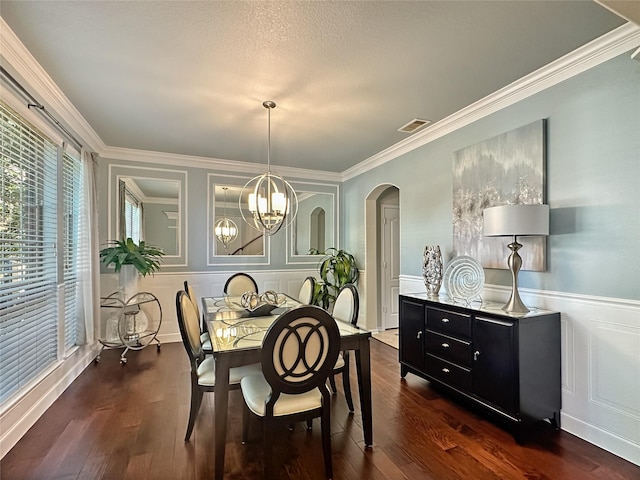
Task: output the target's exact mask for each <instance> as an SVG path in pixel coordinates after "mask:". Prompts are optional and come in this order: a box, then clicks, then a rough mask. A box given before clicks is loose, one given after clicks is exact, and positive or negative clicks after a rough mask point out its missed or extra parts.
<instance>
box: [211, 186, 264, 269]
mask: <svg viewBox="0 0 640 480" xmlns="http://www.w3.org/2000/svg"><path fill="white" fill-rule="evenodd" d="M250 179H251V177H244V176H242V175H229V174H222V173H220V174H217V173H210V174H208V195H207V196H208V211H207V217H208V223H207V229H208V247H207V248H208V252H209V253H208V261H207V264H208V265H243V266H244V265H268V264H269V261H270V258H269V250H270V241H269V240H268V238H267V237H265V236H264V235H263V234H262V232H259V231H258V230H256V229H254V228H252V227H250V226H249V225H248V224H247V223H246V222H245V221H244V219H243V218H242V215H241V213H240V206H239V198H240V192H241V191H242V188H243V187H244V185H245V184H246V183H247V182H248V181H249V180H250ZM223 218H227V219H229V220H231V221H233V223H234V224H235V227H236V228H237V232H236V233H237V236H236V238H235V239H233V240H232V241H229V242H228V243H227V245H224V243H223V242H221V241H220V239H219V238H218V236H217V235H216V223H217V222H218V221H219V220H221V219H223Z"/></svg>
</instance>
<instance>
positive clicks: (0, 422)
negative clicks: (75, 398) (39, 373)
mask: <svg viewBox="0 0 640 480" xmlns="http://www.w3.org/2000/svg"><path fill="white" fill-rule="evenodd" d="M99 347H100V345H99V344H97V343H96V344H94V345H91V346H89V345H86V346H83V347H80V348H78V349H77V350H76V351H75V352H74V353H72V354H71V355H70V356H69V357H68V358H66V359H65V360H63V361H62V362H60V363H59V364H58V365H56V366H55V367H54V368H52V369H51V370H50V371H49V372H47V375H46V376H45V377H44V378H42V379H40V381H38V382H34V385H33V387H32V388H31V389H29V390H28V391H27V392H26V393H25V394H23V395H22V396H21V397H20V398H17V399H15V400H14V401H13V402H11V403H10V404H9V405H7V406H6V407H4V408H3V409H2V412H1V413H0V458H3V457H4V456H5V455H6V454H7V452H8V451H9V450H11V449H12V448H13V446H14V445H15V444H16V443H17V442H18V440H20V439H21V438H22V436H23V435H24V434H25V433H27V431H28V430H29V429H30V428H31V427H32V426H33V425H34V424H35V423H36V421H37V420H38V419H39V418H40V417H41V416H42V414H43V413H44V412H45V411H46V410H47V409H48V408H49V407H50V406H51V405H52V404H53V402H55V401H56V399H57V398H58V397H59V396H60V395H62V393H63V392H64V391H65V389H66V388H67V387H68V386H69V385H71V383H72V382H73V381H74V380H75V379H76V378H77V377H78V375H80V374H81V373H82V371H83V370H84V369H85V368H86V367H87V365H89V364H90V363H91V362H92V361H93V359H94V358H95V356H96V354H97V352H98V350H99Z"/></svg>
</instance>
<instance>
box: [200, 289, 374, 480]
mask: <svg viewBox="0 0 640 480" xmlns="http://www.w3.org/2000/svg"><path fill="white" fill-rule="evenodd" d="M276 295H277V300H275V301H274V300H272V301H271V304H267V305H265V304H264V303H262V304H261V305H257V306H255V305H254V308H253V309H251V308H246V307H244V306H243V301H242V298H241V297H231V296H224V297H203V298H202V306H203V315H204V317H205V324H206V326H207V329H208V331H209V336H210V337H211V346H212V350H213V356H214V358H215V364H216V388H215V395H214V415H215V422H214V425H215V427H214V429H215V433H214V442H215V478H216V479H222V478H223V477H224V457H225V446H226V440H227V411H228V410H227V409H228V406H229V369H230V368H232V367H239V366H242V365H250V364H253V363H259V362H260V361H261V350H262V341H263V339H264V336H265V334H266V333H267V330H268V329H269V327H270V326H271V324H272V323H273V322H274V321H275V320H276V319H277V318H278V316H279V315H280V314H282V313H284V312H286V311H288V310H290V309H292V308H296V307H299V306H301V305H302V304H301V303H300V302H298V301H297V300H296V299H295V298H292V297H290V296H288V295H286V294H282V293H278V294H276ZM244 303H245V304H246V302H244ZM336 323H337V325H338V329H339V331H340V348H341V350H351V351H353V353H352V355H353V356H354V357H355V361H356V371H357V378H358V392H359V394H360V411H361V415H362V430H363V434H364V444H365V446H366V447H370V446H372V445H373V414H372V407H371V360H370V351H369V339H370V338H371V332H369V331H367V330H366V329H363V328H360V327H357V326H355V325H351V324H350V323H347V322H342V321H340V320H336Z"/></svg>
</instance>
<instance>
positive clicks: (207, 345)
mask: <svg viewBox="0 0 640 480" xmlns="http://www.w3.org/2000/svg"><path fill="white" fill-rule="evenodd" d="M184 291H185V292H187V296H188V297H189V300H191V303H192V304H193V308H195V310H196V315H197V317H198V326H199V328H200V343H201V344H202V350H204V353H207V354H209V353H213V349H212V347H211V338H210V337H209V332H207V329H206V327H205V325H204V315H202V316H201V315H200V308H198V298H197V297H196V294H195V292H194V291H193V288H192V287H191V285H189V282H188V281H187V280H185V281H184Z"/></svg>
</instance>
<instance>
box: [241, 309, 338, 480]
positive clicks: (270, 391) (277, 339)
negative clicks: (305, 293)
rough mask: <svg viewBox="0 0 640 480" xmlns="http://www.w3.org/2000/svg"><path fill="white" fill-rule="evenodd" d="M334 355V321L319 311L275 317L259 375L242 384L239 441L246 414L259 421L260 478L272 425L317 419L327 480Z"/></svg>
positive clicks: (267, 466) (267, 470)
mask: <svg viewBox="0 0 640 480" xmlns="http://www.w3.org/2000/svg"><path fill="white" fill-rule="evenodd" d="M339 350H340V332H339V330H338V326H337V324H336V322H335V320H334V319H333V318H332V317H331V315H329V314H328V313H327V312H326V311H324V310H323V309H321V308H320V307H316V306H312V305H308V306H301V307H298V308H295V309H292V310H289V311H287V312H285V313H283V314H282V315H280V316H279V317H278V318H277V319H276V320H275V321H274V323H273V324H272V325H271V326H270V327H269V330H268V331H267V333H266V335H265V337H264V340H263V343H262V354H261V359H262V362H261V363H262V372H263V374H262V375H251V376H247V377H245V378H243V379H242V381H241V389H242V394H243V397H244V400H245V408H244V411H243V412H244V414H243V432H242V438H243V442H246V441H247V439H248V424H249V414H250V412H252V413H253V414H254V415H257V416H258V417H262V419H263V429H264V432H263V435H264V436H263V445H264V452H263V455H264V472H263V473H264V478H275V477H273V476H272V474H271V469H272V446H273V439H274V438H276V435H275V434H274V432H273V427H274V425H275V424H276V423H285V424H291V423H292V422H298V421H302V420H307V421H309V420H311V419H313V418H317V417H320V419H321V421H320V423H321V429H322V447H323V454H324V463H325V472H326V475H327V478H331V477H332V476H333V467H332V463H331V431H330V429H331V405H330V396H329V391H328V390H327V386H326V381H327V377H328V375H329V374H330V373H331V371H332V369H333V366H334V365H335V362H336V359H337V358H338V353H339Z"/></svg>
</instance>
